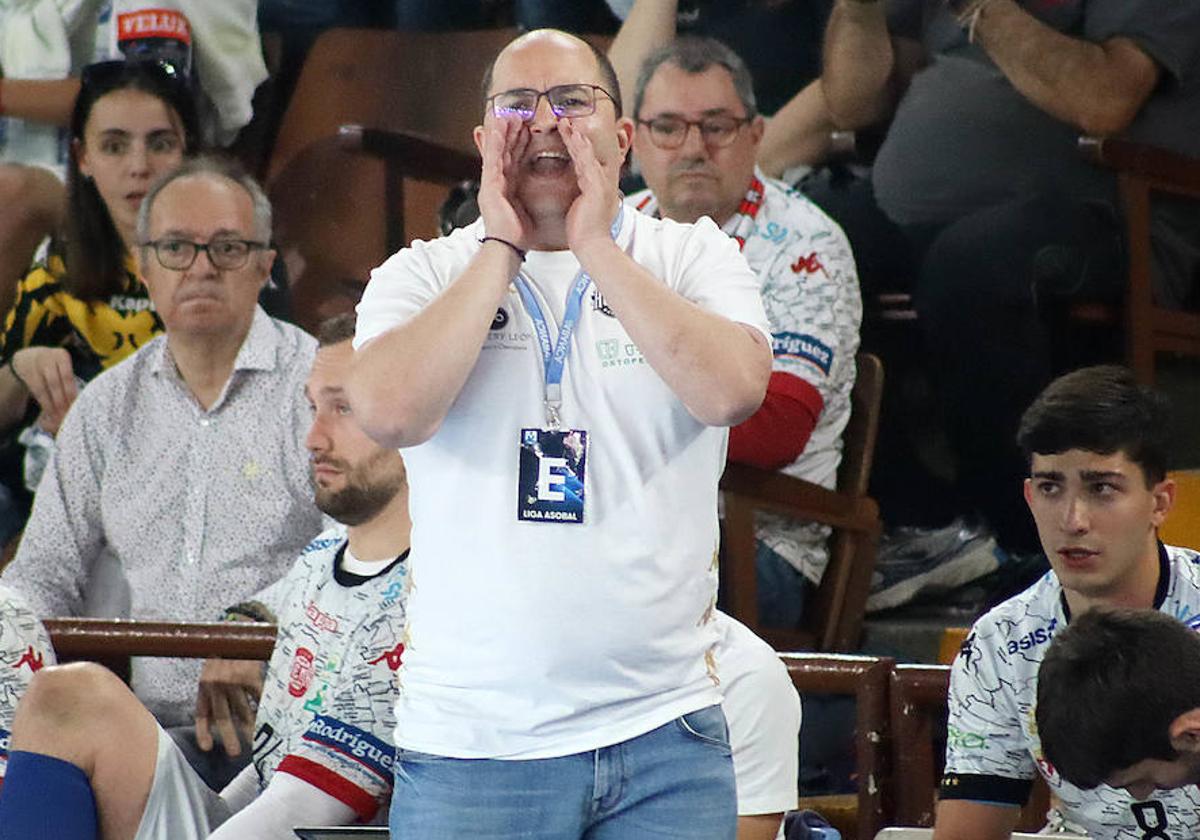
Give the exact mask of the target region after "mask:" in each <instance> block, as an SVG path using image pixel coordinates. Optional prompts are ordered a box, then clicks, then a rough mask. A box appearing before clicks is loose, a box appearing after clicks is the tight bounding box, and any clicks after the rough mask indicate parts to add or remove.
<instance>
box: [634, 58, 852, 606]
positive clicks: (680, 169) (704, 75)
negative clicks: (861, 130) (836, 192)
mask: <svg viewBox="0 0 1200 840" xmlns="http://www.w3.org/2000/svg"><path fill="white" fill-rule="evenodd" d="M634 114H635V122H636V123H637V130H636V132H635V133H634V136H633V151H634V154H635V155H636V157H637V161H638V163H639V164H640V166H641V169H642V175H643V176H644V177H645V179H646V183H647V185H648V186H649V187H650V189H649V190H646V191H645V192H641V193H638V194H636V195H634V196H632V197H631V198H630V199H629V203H630V204H632V205H633V206H634V207H637V209H639V210H641V211H642V212H644V213H649V214H651V215H656V216H661V217H663V218H667V219H672V220H674V221H677V222H694V221H696V220H697V219H699V218H700V217H701V216H708V217H709V218H711V219H712V220H713V221H714V222H716V223H717V224H719V225H721V228H722V230H724V231H725V233H726V234H728V235H729V236H730V237H732V238H733V239H734V241H736V242H737V245H738V247H739V248H740V249H741V251H742V253H743V254H744V255H745V257H746V259H747V261H748V262H749V263H750V267H751V268H752V269H753V270H754V272H755V274H757V275H758V282H759V284H760V286H761V288H762V296H763V304H764V306H765V307H766V310H767V317H768V318H769V319H770V321H771V331H772V333H773V339H774V355H775V363H774V366H773V370H772V373H771V381H770V384H769V385H768V386H767V397H766V399H765V400H764V401H763V404H762V407H761V408H760V409H759V410H758V411H757V412H755V413H754V415H753V416H752V417H750V419H748V420H746V421H745V422H743V423H741V424H740V425H738V426H735V427H734V428H733V429H731V430H730V433H729V458H730V460H733V461H737V462H741V463H747V464H753V465H755V466H758V467H763V468H764V469H782V470H784V471H785V472H787V473H788V474H790V475H795V476H798V477H800V478H804V479H807V480H809V481H812V482H815V483H817V484H820V485H822V486H824V487H833V486H834V484H835V482H836V480H837V470H838V464H839V463H840V462H841V456H842V429H844V428H845V426H846V421H847V420H848V419H849V417H850V391H851V389H852V388H853V387H854V374H855V368H854V354H855V352H856V350H857V349H858V328H859V322H860V321H861V320H862V300H861V298H860V296H859V291H858V274H857V272H856V271H855V267H854V257H853V256H852V254H851V252H850V245H849V243H848V242H847V240H846V237H845V236H844V235H843V233H842V231H841V229H840V228H839V227H838V226H837V224H836V223H835V222H833V221H832V220H831V219H830V218H829V217H828V216H826V215H825V214H824V213H823V212H822V211H821V210H820V209H819V208H818V207H817V206H816V205H815V204H813V203H812V202H811V201H809V200H808V199H807V198H805V197H804V196H803V195H801V194H800V193H798V192H796V191H795V190H792V189H791V188H789V187H788V186H787V185H786V184H784V183H782V182H780V181H774V180H770V179H768V178H767V177H766V176H765V175H763V173H762V172H761V171H760V170H758V169H756V167H755V165H754V161H755V158H756V157H757V154H758V148H759V143H760V141H761V140H762V135H763V118H762V117H761V116H759V115H758V113H757V110H756V108H755V101H754V90H753V88H752V86H751V80H750V73H749V71H748V70H747V69H746V65H745V64H744V63H743V61H742V59H741V58H740V57H739V56H738V55H737V54H736V53H734V52H733V51H732V50H730V49H729V48H728V47H726V46H725V45H724V44H721V43H720V42H719V41H715V40H713V39H711V38H708V39H699V38H680V39H679V40H677V41H675V42H674V43H673V44H670V45H668V46H665V47H662V48H660V49H658V50H656V51H655V52H654V53H653V54H651V55H650V56H648V57H647V59H646V61H645V63H644V64H643V65H642V69H641V72H640V73H639V74H638V80H637V88H636V92H635V95H634ZM693 129H694V130H693ZM758 537H759V549H758V558H757V562H758V575H759V585H758V593H759V611H760V616H761V618H762V619H763V621H764V622H765V623H766V624H768V625H771V626H787V627H795V626H796V624H797V623H798V622H799V620H800V618H801V615H802V609H803V605H804V597H805V593H806V592H807V591H808V590H810V589H812V588H813V587H814V586H816V584H818V583H819V582H820V580H821V575H822V574H823V573H824V571H825V565H826V563H827V562H828V559H829V558H828V555H827V553H826V542H827V540H828V537H829V531H828V529H827V528H825V527H823V526H819V525H813V524H807V523H798V522H791V521H788V520H785V519H782V518H774V517H773V518H771V519H768V520H764V522H763V523H762V524H761V526H760V529H759V535H758Z"/></svg>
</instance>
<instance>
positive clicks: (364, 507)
mask: <svg viewBox="0 0 1200 840" xmlns="http://www.w3.org/2000/svg"><path fill="white" fill-rule="evenodd" d="M389 454H390V453H383V452H381V453H378V454H376V455H373V456H372V457H371V458H369V459H368V460H367V461H366V462H364V463H363V464H360V465H359V466H358V467H355V468H354V469H348V468H347V466H346V465H345V463H344V462H339V463H338V465H339V466H341V467H342V469H343V470H344V473H345V476H346V486H345V487H343V488H342V489H340V490H329V489H327V488H324V487H321V486H319V485H318V486H317V488H316V504H317V508H318V509H319V510H320V511H321V512H322V513H324V514H327V515H329V516H332V517H333V518H334V519H336V520H337V521H338V522H341V523H342V524H343V525H351V526H353V525H361V524H362V523H364V522H367V521H369V520H371V519H373V518H374V517H375V516H376V515H378V514H379V512H380V511H381V510H383V509H384V508H385V507H387V506H388V503H390V502H391V501H392V499H394V498H396V494H397V493H399V492H400V489H401V488H402V487H403V486H404V481H405V475H404V472H403V471H400V472H398V473H386V472H384V471H383V470H378V469H375V466H376V464H378V463H379V461H381V460H382V459H384V458H387V457H388V455H389Z"/></svg>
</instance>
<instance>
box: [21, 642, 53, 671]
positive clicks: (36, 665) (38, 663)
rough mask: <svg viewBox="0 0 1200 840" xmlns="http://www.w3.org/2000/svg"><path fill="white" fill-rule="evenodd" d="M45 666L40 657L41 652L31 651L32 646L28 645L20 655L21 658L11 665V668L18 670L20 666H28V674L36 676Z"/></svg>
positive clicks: (43, 660)
mask: <svg viewBox="0 0 1200 840" xmlns="http://www.w3.org/2000/svg"><path fill="white" fill-rule="evenodd" d="M45 664H46V661H45V659H44V658H43V657H42V653H41V651H35V650H34V649H33V645H30V646H29V647H28V648H26V649H25V652H24V653H23V654H21V658H20V659H18V660H17V661H16V662H14V663H13V668H16V669H20V667H21V666H22V665H25V666H28V668H29V671H30V673H33V674H36V673H37V672H38V671H40V670H42V667H43V666H44V665H45Z"/></svg>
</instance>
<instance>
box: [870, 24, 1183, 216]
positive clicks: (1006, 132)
mask: <svg viewBox="0 0 1200 840" xmlns="http://www.w3.org/2000/svg"><path fill="white" fill-rule="evenodd" d="M1021 5H1022V6H1023V7H1025V9H1026V10H1027V11H1028V12H1029V13H1030V14H1032V15H1034V16H1035V17H1037V18H1038V19H1040V20H1041V21H1042V22H1044V23H1046V24H1047V25H1049V26H1051V27H1053V28H1054V29H1056V30H1058V31H1060V32H1063V33H1064V34H1067V35H1070V36H1073V37H1077V38H1083V39H1086V40H1089V41H1093V42H1097V43H1099V42H1102V41H1105V40H1107V39H1109V38H1113V37H1117V36H1122V37H1126V38H1130V39H1132V40H1133V41H1135V42H1136V43H1137V44H1138V45H1139V46H1140V47H1141V48H1142V49H1143V50H1144V51H1145V52H1146V53H1147V55H1149V56H1150V57H1151V58H1153V59H1154V60H1155V61H1156V62H1157V63H1158V65H1159V66H1160V67H1161V68H1162V71H1163V72H1162V79H1161V81H1160V83H1159V87H1158V89H1157V90H1156V91H1155V92H1154V94H1153V95H1152V96H1151V98H1150V100H1149V101H1148V102H1147V104H1146V105H1145V106H1144V107H1143V109H1142V111H1141V113H1140V114H1139V115H1138V117H1137V119H1136V120H1135V121H1134V124H1133V125H1132V126H1131V127H1130V129H1129V131H1128V132H1127V136H1129V137H1131V138H1133V139H1137V140H1140V141H1143V142H1147V143H1153V144H1154V145H1159V146H1165V147H1167V148H1171V149H1175V150H1177V151H1181V152H1184V153H1186V154H1193V155H1195V154H1200V2H1196V0H1183V2H1181V1H1180V0H1021ZM888 25H889V28H890V30H891V32H892V34H893V35H896V36H900V37H906V38H910V39H913V40H918V41H920V42H921V44H922V45H923V46H924V48H925V53H926V55H927V56H928V58H929V64H928V65H927V66H926V67H925V68H923V69H922V70H921V71H920V72H919V73H917V75H916V76H915V77H914V78H913V80H912V84H911V85H910V87H909V89H908V91H907V93H906V94H905V95H904V97H903V98H902V100H901V102H900V104H899V107H898V108H897V111H896V114H895V117H894V119H893V121H892V125H891V128H890V129H889V131H888V134H887V138H886V140H885V142H884V144H883V147H882V148H881V149H880V151H879V155H878V157H877V159H876V162H875V170H874V183H875V192H876V196H877V198H878V201H879V204H880V206H881V207H882V208H883V209H884V211H885V212H887V214H888V215H889V216H891V217H892V218H893V219H894V220H896V221H897V222H899V223H900V224H940V223H945V222H949V221H951V220H953V219H955V218H958V217H960V216H962V215H963V214H965V213H968V212H970V211H972V210H976V209H979V208H981V207H987V206H992V205H994V204H996V203H998V202H1002V201H1005V200H1010V199H1017V198H1023V197H1027V196H1030V195H1031V194H1033V193H1038V192H1042V193H1045V192H1050V193H1054V194H1064V193H1066V194H1071V195H1076V196H1079V197H1080V198H1082V199H1085V200H1086V199H1096V200H1101V201H1112V200H1113V199H1114V197H1115V188H1114V178H1113V177H1112V175H1111V174H1110V173H1108V172H1106V171H1104V170H1100V169H1097V168H1095V167H1093V166H1092V165H1091V164H1088V163H1086V162H1084V161H1083V160H1081V158H1080V156H1079V154H1078V153H1077V151H1076V141H1077V139H1078V137H1079V134H1080V132H1079V130H1078V129H1076V128H1074V127H1073V126H1069V125H1067V124H1065V123H1063V122H1060V121H1059V120H1057V119H1055V118H1054V117H1051V116H1050V115H1049V114H1046V113H1045V112H1043V111H1041V110H1040V109H1038V108H1037V107H1036V106H1035V105H1033V104H1032V103H1031V102H1029V101H1028V100H1027V99H1025V98H1024V96H1022V95H1021V94H1020V93H1019V92H1018V91H1017V90H1016V89H1015V88H1014V87H1013V86H1012V84H1011V83H1010V82H1009V81H1008V79H1007V78H1006V77H1005V76H1004V74H1003V73H1001V72H1000V70H999V68H997V67H996V65H995V64H994V63H993V62H992V60H991V59H990V58H989V57H988V56H987V54H986V53H985V52H984V51H983V49H982V48H980V47H979V46H978V45H977V44H969V43H967V37H966V34H965V33H964V32H963V30H962V29H961V28H960V27H959V26H958V24H957V23H956V22H955V20H954V18H953V16H952V15H951V14H950V13H949V12H948V11H947V10H946V8H945V6H944V4H943V3H942V2H941V0H888Z"/></svg>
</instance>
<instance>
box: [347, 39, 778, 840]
mask: <svg viewBox="0 0 1200 840" xmlns="http://www.w3.org/2000/svg"><path fill="white" fill-rule="evenodd" d="M484 98H485V100H486V103H487V104H486V107H485V109H484V115H483V124H482V125H480V126H479V127H477V128H476V129H475V141H476V145H477V146H478V147H479V150H480V152H481V154H482V157H483V168H482V178H481V185H480V192H479V208H480V213H481V219H480V220H479V221H478V222H476V223H475V224H472V225H469V226H467V227H465V228H462V229H460V230H458V231H455V232H454V233H452V234H451V235H450V236H448V237H445V238H443V239H439V240H435V241H433V242H417V243H414V244H413V246H412V247H411V248H408V249H405V250H403V251H401V252H400V253H398V254H396V255H395V256H393V257H392V258H391V259H389V260H388V261H387V262H386V263H385V264H384V265H383V266H382V267H380V268H379V269H377V270H376V271H375V272H373V274H372V277H371V282H370V284H369V285H368V287H367V290H366V292H365V294H364V297H363V301H362V303H361V304H360V305H359V309H358V333H357V336H356V339H355V341H356V344H357V347H358V349H357V352H356V362H355V370H354V373H353V375H352V377H351V381H350V388H349V391H348V392H349V395H350V403H351V405H352V406H353V408H354V411H355V414H356V416H357V417H358V419H359V421H360V423H362V425H363V427H364V429H365V430H366V431H367V432H368V433H369V434H371V435H372V436H374V437H375V438H376V439H377V440H379V441H380V442H381V443H383V444H385V445H391V446H397V447H402V448H404V455H405V461H406V463H407V465H408V470H409V476H410V484H411V495H410V511H411V515H412V520H413V544H412V554H411V555H410V562H411V563H412V578H411V581H412V589H411V592H410V595H409V605H410V609H411V612H410V613H409V617H410V623H409V625H408V627H407V636H408V638H407V639H406V646H405V650H406V655H405V661H404V663H403V665H402V666H401V668H400V671H399V679H400V699H399V702H398V706H397V715H396V720H397V729H396V744H397V756H396V786H395V796H394V797H393V799H392V814H391V828H392V832H393V834H394V835H395V836H399V837H420V838H443V837H444V838H451V837H463V836H468V835H469V836H505V837H514V836H521V837H546V838H550V837H553V838H573V837H578V838H605V837H613V838H616V837H677V836H680V834H681V833H683V834H686V835H687V836H689V837H695V838H714V839H715V838H727V839H729V840H731V838H732V837H733V836H734V831H735V826H736V811H735V789H734V777H733V772H732V766H731V762H730V754H729V752H730V751H729V742H728V736H727V733H726V724H725V720H724V717H723V715H722V714H721V709H720V706H719V703H720V699H721V688H720V682H721V673H720V669H719V666H718V663H717V661H716V657H715V646H716V644H717V635H718V634H717V627H716V624H715V622H714V621H713V613H714V610H713V601H714V595H715V583H716V581H715V577H716V575H715V557H716V549H717V543H718V529H717V480H718V478H719V476H720V473H721V469H722V466H723V461H724V455H725V445H726V438H727V432H726V431H725V427H727V426H730V425H734V424H736V423H738V422H741V421H742V420H744V419H745V418H746V417H748V416H749V415H750V414H752V413H753V412H754V410H755V409H756V408H757V407H758V405H759V403H760V402H761V401H762V398H763V393H764V391H765V389H766V384H767V379H768V377H769V375H770V363H771V360H770V348H769V339H768V335H769V333H768V326H767V320H766V317H765V315H764V313H763V308H762V302H761V299H760V297H759V294H758V284H757V282H756V280H755V277H754V275H753V273H752V272H751V271H750V269H749V267H748V266H747V264H746V261H745V259H744V258H743V257H742V256H741V255H740V254H739V253H738V249H737V246H736V245H735V244H734V243H733V242H732V241H731V240H729V238H728V237H725V236H723V235H722V234H721V232H720V231H719V230H718V229H717V228H716V226H715V225H713V224H712V223H711V222H709V221H707V220H700V221H699V222H698V223H697V224H695V225H680V224H676V223H674V222H671V221H669V220H658V219H653V218H650V217H649V216H645V215H642V214H639V213H636V212H633V211H631V210H627V209H623V207H622V204H621V200H620V195H619V193H618V190H617V181H618V175H619V170H620V166H621V164H622V162H623V161H624V159H625V154H626V152H627V150H628V148H629V144H630V140H631V138H632V135H633V123H632V121H631V120H629V119H628V118H627V117H623V116H622V115H621V102H620V95H619V91H618V90H617V88H616V83H615V77H614V73H613V72H612V68H611V66H610V65H609V64H608V62H607V59H605V58H604V56H603V55H602V54H601V53H599V52H597V51H596V50H595V49H593V48H591V47H590V46H589V45H588V44H587V43H585V42H583V41H581V40H579V39H577V38H575V37H573V36H570V35H567V34H565V33H562V32H556V31H552V30H540V31H536V32H532V33H529V34H527V35H524V36H522V37H520V38H518V39H517V40H515V41H514V42H512V43H511V44H509V45H508V46H507V47H506V48H505V49H504V50H503V51H502V52H501V54H500V56H499V57H498V58H497V59H496V61H495V63H494V64H493V66H492V68H491V70H490V71H489V73H488V74H487V77H486V79H485V82H484ZM451 500H453V501H454V502H458V501H459V500H469V502H468V504H466V505H462V506H459V505H455V504H448V502H450V501H451Z"/></svg>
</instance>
